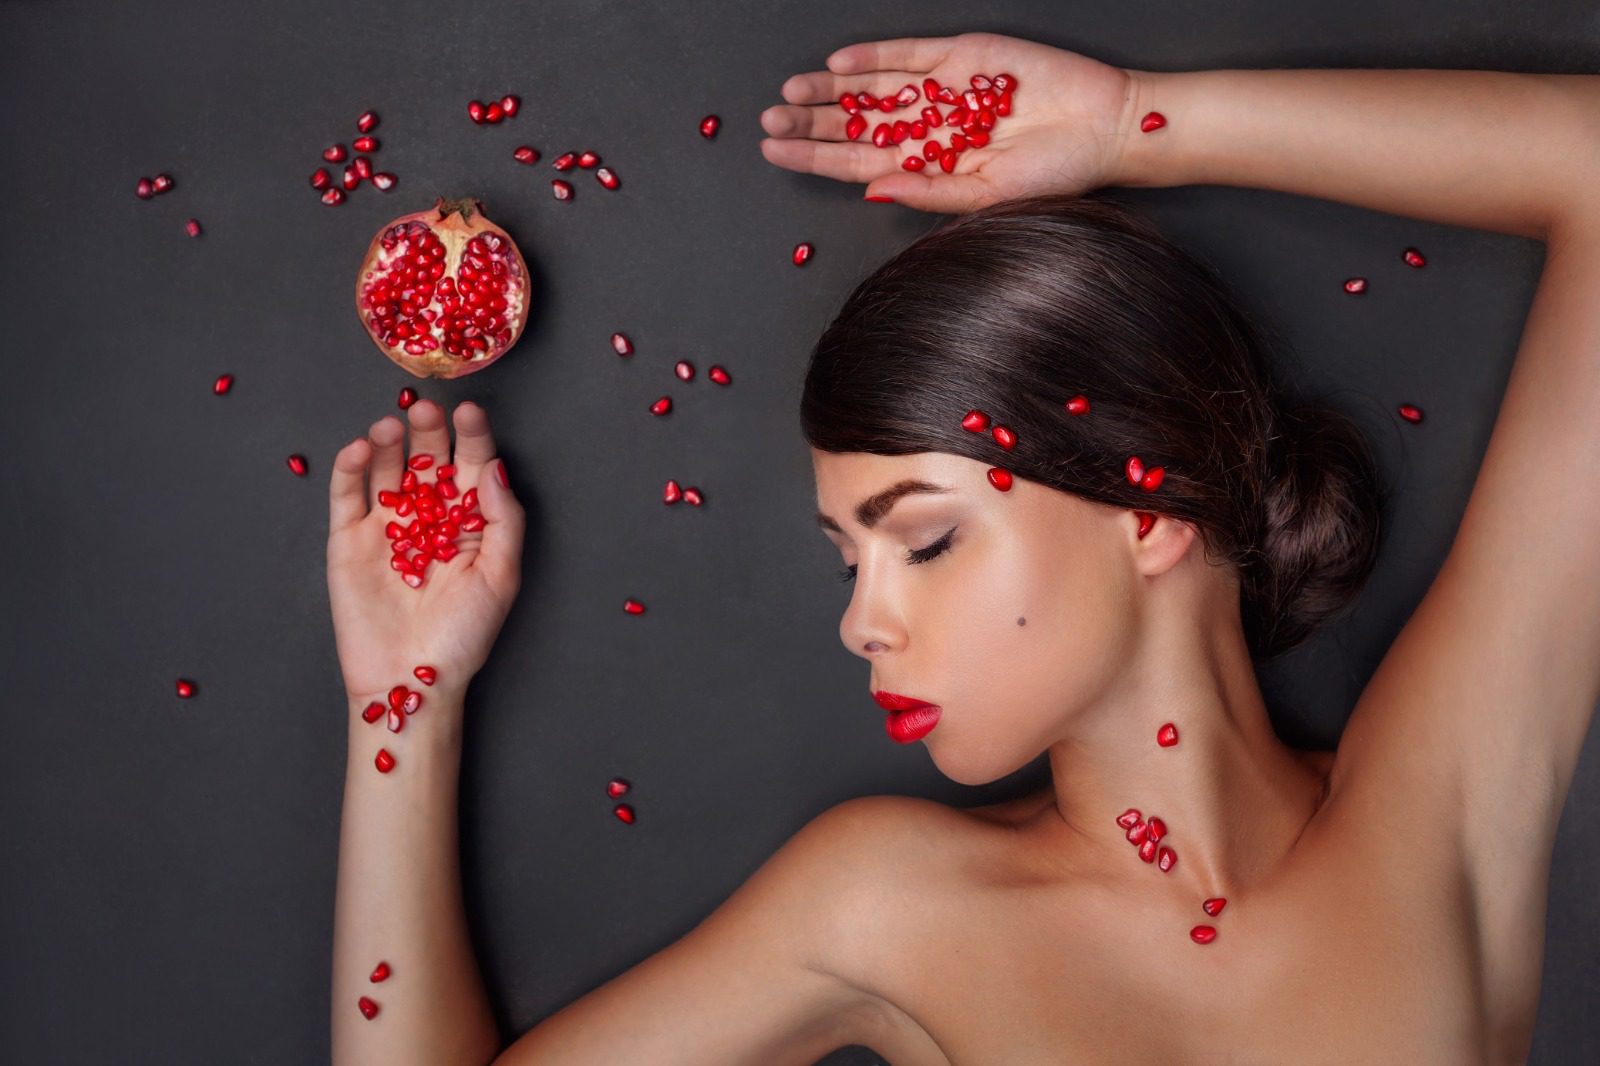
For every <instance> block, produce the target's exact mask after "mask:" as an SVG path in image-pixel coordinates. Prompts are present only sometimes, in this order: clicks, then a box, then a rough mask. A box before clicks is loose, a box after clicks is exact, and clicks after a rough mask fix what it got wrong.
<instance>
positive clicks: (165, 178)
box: [150, 174, 172, 192]
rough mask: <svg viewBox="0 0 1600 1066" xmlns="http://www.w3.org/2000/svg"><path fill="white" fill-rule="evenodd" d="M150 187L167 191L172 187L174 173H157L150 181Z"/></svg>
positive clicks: (157, 190)
mask: <svg viewBox="0 0 1600 1066" xmlns="http://www.w3.org/2000/svg"><path fill="white" fill-rule="evenodd" d="M150 188H151V189H153V190H154V191H156V192H166V191H167V190H168V189H170V188H172V175H170V174H157V175H156V176H155V178H154V179H153V180H152V181H151V182H150Z"/></svg>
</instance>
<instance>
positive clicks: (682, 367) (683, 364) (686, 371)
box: [672, 359, 694, 381]
mask: <svg viewBox="0 0 1600 1066" xmlns="http://www.w3.org/2000/svg"><path fill="white" fill-rule="evenodd" d="M672 372H673V373H674V374H677V375H678V377H679V378H680V379H681V380H683V381H691V380H693V378H694V364H693V363H691V362H689V360H687V359H679V360H678V365H677V366H675V367H673V368H672Z"/></svg>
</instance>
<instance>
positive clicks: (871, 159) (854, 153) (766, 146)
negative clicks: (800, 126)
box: [761, 137, 921, 181]
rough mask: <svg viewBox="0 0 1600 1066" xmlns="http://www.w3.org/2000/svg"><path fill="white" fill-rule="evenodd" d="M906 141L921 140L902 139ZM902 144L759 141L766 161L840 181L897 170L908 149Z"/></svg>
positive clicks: (795, 139) (866, 178) (869, 178)
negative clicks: (883, 146) (885, 146)
mask: <svg viewBox="0 0 1600 1066" xmlns="http://www.w3.org/2000/svg"><path fill="white" fill-rule="evenodd" d="M905 143H906V144H907V145H911V144H920V143H921V142H914V141H906V142H905ZM901 147H902V146H900V145H894V146H892V148H879V147H877V146H876V145H873V144H862V143H860V142H859V141H843V142H841V143H838V144H834V143H832V142H829V141H809V140H805V139H804V138H800V137H768V138H766V139H765V140H763V141H762V142H761V154H762V155H764V156H766V157H767V162H769V163H775V164H777V165H778V166H780V167H783V168H784V169H785V170H798V171H800V172H801V173H803V174H821V175H822V176H823V177H825V178H837V179H839V180H840V181H872V180H873V179H874V178H881V177H883V176H884V175H886V174H893V173H895V172H896V171H899V170H900V160H902V159H905V158H907V157H908V155H909V153H905V152H901V151H899V150H898V149H900V148H901Z"/></svg>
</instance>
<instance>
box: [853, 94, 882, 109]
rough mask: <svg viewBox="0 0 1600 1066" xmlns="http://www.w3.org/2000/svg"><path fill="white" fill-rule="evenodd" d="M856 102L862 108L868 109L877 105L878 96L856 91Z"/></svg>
mask: <svg viewBox="0 0 1600 1066" xmlns="http://www.w3.org/2000/svg"><path fill="white" fill-rule="evenodd" d="M856 103H857V104H858V105H860V106H861V107H862V108H863V109H864V110H867V111H870V110H872V109H873V108H875V107H877V106H878V98H877V97H876V96H873V95H872V94H871V93H856Z"/></svg>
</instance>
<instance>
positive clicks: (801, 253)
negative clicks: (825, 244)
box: [791, 241, 811, 266]
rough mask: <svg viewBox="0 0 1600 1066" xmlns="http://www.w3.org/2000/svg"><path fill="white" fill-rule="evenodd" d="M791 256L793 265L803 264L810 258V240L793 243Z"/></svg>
mask: <svg viewBox="0 0 1600 1066" xmlns="http://www.w3.org/2000/svg"><path fill="white" fill-rule="evenodd" d="M791 258H793V259H794V265H795V266H804V265H805V264H806V263H807V262H809V261H810V259H811V242H810V241H801V242H800V243H799V244H797V245H795V246H794V255H793V256H792V257H791Z"/></svg>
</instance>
